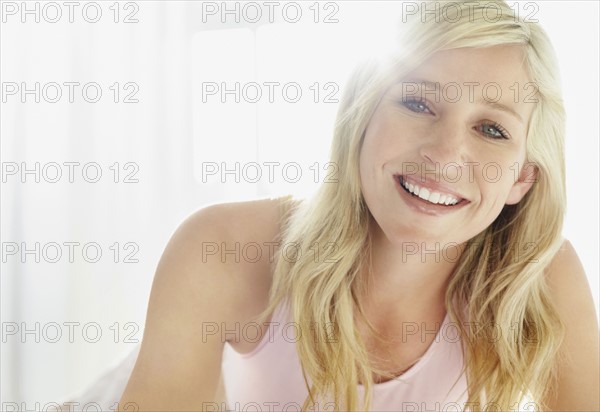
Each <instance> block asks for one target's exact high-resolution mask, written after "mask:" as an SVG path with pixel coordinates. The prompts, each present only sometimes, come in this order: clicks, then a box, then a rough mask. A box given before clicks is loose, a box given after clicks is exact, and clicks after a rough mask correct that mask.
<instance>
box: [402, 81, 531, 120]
mask: <svg viewBox="0 0 600 412" xmlns="http://www.w3.org/2000/svg"><path fill="white" fill-rule="evenodd" d="M402 83H417V84H419V85H421V84H424V85H425V86H427V88H428V90H431V89H433V90H435V91H437V92H439V90H440V83H439V82H432V81H430V80H424V79H418V78H408V79H402V80H399V81H398V84H402ZM459 86H460V85H459ZM403 90H404V89H403ZM461 92H462V88H461ZM475 103H481V104H484V105H486V106H490V107H491V108H493V109H496V110H500V111H502V112H505V113H508V114H511V115H513V116H514V117H516V118H517V119H518V120H519V121H520V122H521V123H523V118H522V117H521V115H519V113H517V112H516V111H515V110H513V109H512V108H510V107H508V106H506V105H504V104H502V103H498V102H493V101H489V100H485V99H481V98H479V99H477V100H476V101H475Z"/></svg>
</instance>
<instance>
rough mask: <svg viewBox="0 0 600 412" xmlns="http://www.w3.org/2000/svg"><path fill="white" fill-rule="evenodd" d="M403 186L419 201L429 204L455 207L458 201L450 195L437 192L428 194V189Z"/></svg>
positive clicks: (410, 185) (404, 183)
mask: <svg viewBox="0 0 600 412" xmlns="http://www.w3.org/2000/svg"><path fill="white" fill-rule="evenodd" d="M403 186H404V187H405V188H406V189H407V190H408V191H409V192H410V193H412V194H414V195H417V196H419V197H420V198H421V199H423V200H426V201H428V202H430V203H434V204H441V205H446V206H448V205H455V204H456V203H458V199H457V198H455V197H454V196H452V195H450V194H446V193H444V194H442V193H439V192H430V191H429V189H426V188H424V187H419V186H417V185H413V184H412V183H407V182H403Z"/></svg>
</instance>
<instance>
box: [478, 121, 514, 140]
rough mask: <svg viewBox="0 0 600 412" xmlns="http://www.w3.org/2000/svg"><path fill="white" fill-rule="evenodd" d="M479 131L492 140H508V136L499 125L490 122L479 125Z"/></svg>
mask: <svg viewBox="0 0 600 412" xmlns="http://www.w3.org/2000/svg"><path fill="white" fill-rule="evenodd" d="M481 130H482V132H483V133H484V134H487V135H488V136H490V137H491V138H492V139H509V136H510V135H509V134H508V132H507V131H506V129H505V128H504V127H502V125H501V124H500V123H496V122H490V123H484V124H482V125H481Z"/></svg>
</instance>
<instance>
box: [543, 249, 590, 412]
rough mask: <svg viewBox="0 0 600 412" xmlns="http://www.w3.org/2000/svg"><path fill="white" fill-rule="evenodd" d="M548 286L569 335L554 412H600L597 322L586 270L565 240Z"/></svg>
mask: <svg viewBox="0 0 600 412" xmlns="http://www.w3.org/2000/svg"><path fill="white" fill-rule="evenodd" d="M547 279H548V285H549V286H550V290H551V293H552V297H553V299H554V303H555V304H556V307H557V309H558V311H559V314H560V316H561V318H562V320H563V322H564V323H565V326H566V334H565V339H564V341H563V344H562V347H561V351H562V352H563V354H564V356H565V360H564V362H562V363H561V364H560V365H559V376H558V386H557V388H555V390H554V391H551V392H550V396H549V398H548V399H546V400H545V401H546V403H547V404H548V405H549V407H550V410H551V411H600V376H599V375H600V360H599V351H600V349H599V344H598V340H599V339H598V319H597V317H596V310H595V307H594V300H593V298H592V294H591V291H590V286H589V284H588V281H587V278H586V275H585V272H584V270H583V266H582V265H581V261H580V260H579V258H578V257H577V253H576V252H575V250H574V249H573V246H572V245H571V243H570V242H569V241H568V240H566V241H565V242H564V244H563V246H562V248H561V250H560V251H559V252H558V253H557V255H556V257H555V258H554V260H553V261H552V263H551V264H550V265H549V266H548V270H547Z"/></svg>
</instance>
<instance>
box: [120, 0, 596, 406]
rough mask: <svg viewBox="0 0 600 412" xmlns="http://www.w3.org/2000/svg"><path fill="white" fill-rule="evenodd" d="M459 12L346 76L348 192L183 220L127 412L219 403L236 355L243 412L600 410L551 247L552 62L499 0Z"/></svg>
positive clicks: (591, 354) (592, 328)
mask: <svg viewBox="0 0 600 412" xmlns="http://www.w3.org/2000/svg"><path fill="white" fill-rule="evenodd" d="M431 3H434V6H436V7H432V4H431ZM451 3H452V5H453V6H452V7H453V8H457V7H458V8H459V9H460V10H459V11H461V13H460V14H459V17H456V16H454V17H452V16H448V15H447V14H444V13H445V12H444V11H443V10H446V9H445V8H444V7H440V4H441V5H442V6H444V5H447V4H449V2H429V3H421V5H420V7H427V8H428V10H430V12H428V13H425V14H422V13H414V14H413V17H412V19H409V20H408V21H407V22H406V24H404V25H403V26H402V32H401V37H400V38H399V39H398V44H397V48H396V49H395V50H393V51H391V53H390V54H388V55H383V56H380V57H381V58H380V59H374V60H372V61H369V62H368V63H366V64H365V65H363V66H361V67H359V68H358V69H357V70H356V71H355V73H354V75H353V76H352V78H351V79H350V82H349V83H348V86H347V88H346V91H345V94H344V96H343V99H342V101H341V103H340V108H339V112H338V116H337V120H336V127H335V132H334V140H333V145H332V153H331V161H332V162H333V163H335V164H336V165H337V166H338V167H339V174H338V176H339V179H338V181H337V182H335V183H325V184H323V185H322V186H320V188H319V190H318V191H317V192H316V193H315V194H314V196H313V197H311V198H309V199H307V200H304V201H297V200H293V199H290V198H284V199H276V200H272V199H269V200H261V201H255V202H244V203H235V204H223V205H215V206H211V207H209V208H206V209H203V210H201V211H199V212H198V213H197V214H195V215H194V216H192V217H191V218H190V219H188V220H187V221H186V222H184V224H182V226H181V227H180V229H179V230H178V231H177V233H176V234H175V235H174V237H173V239H172V241H171V242H170V244H169V246H168V247H167V250H166V251H165V254H164V255H163V258H162V259H161V264H160V265H159V268H158V270H157V274H156V278H155V282H154V285H153V290H152V295H151V299H150V304H149V309H148V320H147V324H146V329H145V333H144V340H143V343H142V347H141V351H140V356H139V358H138V361H137V363H136V365H135V368H134V370H133V373H132V375H131V378H130V380H129V383H128V386H127V388H126V390H125V393H124V394H123V397H122V398H121V404H123V403H126V402H136V403H137V404H138V406H139V407H140V408H141V409H142V410H161V409H162V410H164V409H177V410H191V409H194V408H196V409H198V408H202V409H205V408H206V407H207V406H208V405H210V406H211V407H215V406H218V402H215V401H217V400H218V399H216V395H215V393H216V391H217V389H218V385H217V383H218V377H219V376H220V372H219V371H220V368H221V366H222V362H223V358H222V353H223V349H226V350H227V351H228V352H227V353H228V359H227V362H228V365H227V366H228V369H227V371H226V373H225V375H224V381H223V383H224V389H225V394H226V398H227V400H226V402H227V404H228V406H229V407H235V410H244V409H245V408H246V407H249V405H259V407H260V408H261V409H262V408H263V407H264V408H265V410H268V408H273V407H274V409H276V410H286V409H287V410H290V409H288V408H289V407H290V405H292V404H293V405H296V407H297V408H300V406H302V410H309V409H311V408H316V409H318V410H345V411H347V410H352V411H354V410H376V411H384V410H387V411H399V410H415V409H414V408H415V407H416V408H420V409H418V410H432V409H434V408H435V409H438V410H459V409H460V410H482V409H488V408H492V409H493V410H516V408H518V404H519V402H523V401H524V400H527V399H529V400H530V401H532V402H535V406H536V409H538V410H539V409H541V410H598V409H599V406H600V405H599V402H600V401H599V392H598V391H599V390H598V387H599V385H600V382H599V381H598V372H599V365H598V362H599V360H598V323H597V319H596V315H595V310H594V307H593V300H592V297H591V293H590V289H589V286H588V285H587V282H586V278H585V274H584V273H583V269H582V267H581V264H580V263H579V260H578V258H577V255H576V253H575V252H574V250H573V248H572V246H571V245H570V243H569V242H568V241H566V240H565V239H564V238H563V237H562V236H561V233H562V225H563V217H564V212H565V205H566V199H565V166H564V148H563V146H564V134H565V133H564V123H565V112H564V108H563V102H562V97H561V91H560V81H559V75H558V71H557V64H556V60H555V56H554V52H553V49H552V46H551V45H550V43H549V40H548V38H547V36H546V34H545V32H544V31H543V30H542V28H541V27H540V26H539V25H538V24H536V23H533V22H528V21H524V20H523V19H521V18H519V17H518V16H515V15H514V13H513V11H512V9H511V8H510V7H508V5H507V4H506V3H505V2H502V1H493V2H477V3H473V2H461V1H459V2H451ZM492 6H493V9H494V10H497V11H499V13H497V14H495V16H496V17H495V19H494V21H490V19H489V15H488V11H489V8H491V7H492ZM207 242H211V243H213V244H219V245H240V244H241V245H246V244H250V243H252V244H253V245H258V246H259V247H260V245H267V244H271V245H277V247H276V248H275V250H276V254H275V262H274V264H272V262H271V260H270V259H269V258H268V256H271V254H270V253H269V254H267V253H263V254H261V255H260V256H262V257H260V258H258V259H256V260H249V259H246V260H245V261H241V262H235V263H233V262H231V261H221V260H219V259H217V258H215V259H208V260H207V259H206V257H205V256H202V258H200V257H199V253H198V251H199V250H202V246H203V245H204V244H206V243H207ZM282 242H283V243H282ZM282 245H283V247H282ZM290 245H293V246H294V247H293V249H294V251H295V252H296V253H295V254H293V256H291V255H290V254H289V249H290V248H288V247H287V246H290ZM230 249H231V247H228V248H227V250H230ZM257 256H259V255H257ZM268 320H270V322H272V324H270V323H267V321H268ZM290 322H293V323H290ZM219 325H221V326H220V328H222V330H219ZM271 325H275V328H271V327H270V326H271ZM290 325H291V326H292V328H290V327H288V326H290ZM208 326H210V328H209V329H207V327H208ZM290 329H292V330H290ZM249 330H252V331H253V332H252V333H250V332H249ZM232 331H233V334H232V333H231V332H232ZM236 331H238V332H236ZM239 331H241V332H242V333H239ZM254 332H256V333H254ZM201 371H203V372H201ZM158 388H160V390H157V389H158ZM208 403H209V404H208ZM261 405H262V406H261ZM532 406H533V405H529V409H530V410H533V407H532Z"/></svg>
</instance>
